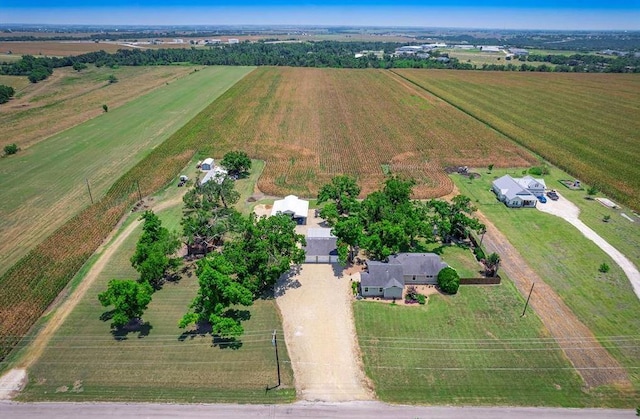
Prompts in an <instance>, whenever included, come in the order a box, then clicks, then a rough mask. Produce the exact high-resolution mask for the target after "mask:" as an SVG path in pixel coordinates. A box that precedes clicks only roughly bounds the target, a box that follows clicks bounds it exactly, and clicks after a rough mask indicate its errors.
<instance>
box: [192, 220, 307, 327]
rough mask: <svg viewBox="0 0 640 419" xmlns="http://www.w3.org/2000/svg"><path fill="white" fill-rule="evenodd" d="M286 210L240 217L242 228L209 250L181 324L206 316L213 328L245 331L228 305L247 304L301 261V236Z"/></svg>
mask: <svg viewBox="0 0 640 419" xmlns="http://www.w3.org/2000/svg"><path fill="white" fill-rule="evenodd" d="M295 225H296V224H295V222H294V221H293V220H291V218H290V217H288V216H286V215H275V216H271V217H268V218H265V217H261V218H258V217H256V215H255V214H252V215H250V216H249V217H247V218H244V219H242V223H241V224H240V226H241V229H240V232H239V233H237V234H235V235H234V237H233V238H232V239H231V240H228V241H226V242H225V243H224V246H223V247H222V251H221V252H220V253H217V252H213V253H210V254H209V255H207V256H206V257H205V259H203V260H202V261H201V262H200V263H199V265H198V270H197V272H196V273H197V275H198V280H199V284H200V290H199V291H198V296H197V297H196V299H195V300H194V301H193V303H192V305H191V307H190V310H189V312H188V313H187V314H186V315H185V316H184V317H183V318H182V320H181V321H180V326H181V327H186V326H188V325H190V324H193V323H197V322H202V321H207V322H209V323H211V325H212V327H213V331H214V333H215V334H217V335H219V336H221V337H237V336H240V335H241V334H242V333H243V328H242V325H241V321H240V319H239V318H238V316H237V311H236V310H235V309H232V308H231V306H232V305H237V304H239V305H245V306H247V305H250V304H252V302H253V300H254V299H256V298H259V297H260V296H261V295H262V293H263V292H264V291H267V290H269V289H271V288H272V287H273V285H274V284H275V283H276V281H277V280H278V278H280V276H282V274H284V273H285V272H288V271H289V270H290V269H291V266H292V264H300V263H302V262H304V256H305V254H304V250H303V249H302V248H301V246H303V245H304V244H305V240H304V236H303V235H301V234H297V233H296V232H295Z"/></svg>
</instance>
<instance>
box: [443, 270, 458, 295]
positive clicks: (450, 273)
mask: <svg viewBox="0 0 640 419" xmlns="http://www.w3.org/2000/svg"><path fill="white" fill-rule="evenodd" d="M438 286H439V287H440V289H441V290H442V291H443V292H445V293H447V294H455V293H457V292H458V288H460V276H459V275H458V272H456V270H455V269H453V268H451V267H446V268H444V269H443V270H441V271H440V273H439V274H438Z"/></svg>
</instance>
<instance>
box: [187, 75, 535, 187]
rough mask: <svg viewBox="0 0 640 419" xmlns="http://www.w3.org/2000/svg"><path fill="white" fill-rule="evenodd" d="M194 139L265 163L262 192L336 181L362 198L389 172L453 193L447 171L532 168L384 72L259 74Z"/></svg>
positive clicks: (519, 154)
mask: <svg viewBox="0 0 640 419" xmlns="http://www.w3.org/2000/svg"><path fill="white" fill-rule="evenodd" d="M193 122H194V126H193V130H192V132H191V133H190V135H193V136H195V138H198V139H199V141H201V142H203V143H205V144H207V146H208V150H210V151H211V152H212V153H213V154H214V156H215V157H221V156H222V155H223V154H224V153H225V152H227V151H230V150H233V149H236V148H241V149H243V150H244V151H246V152H247V153H248V154H249V155H250V156H251V157H252V158H259V159H263V160H266V162H267V165H266V168H265V171H264V174H263V175H262V177H261V178H260V181H259V184H258V186H259V188H260V190H261V191H262V192H264V193H267V194H270V195H278V196H283V195H287V194H288V193H295V194H298V195H301V196H305V197H312V196H314V195H315V194H316V193H317V191H318V188H319V186H320V185H322V184H324V183H327V182H328V181H329V180H330V179H331V178H332V177H333V176H335V175H337V174H350V175H352V176H355V177H356V178H357V179H358V181H359V183H360V184H361V185H362V188H363V191H362V193H363V195H364V194H367V193H369V192H371V191H373V190H374V189H377V188H378V187H379V185H380V184H381V183H382V181H383V179H384V171H383V167H382V166H383V165H389V168H390V171H391V172H392V173H398V174H404V175H409V176H412V177H414V178H416V180H417V181H418V185H417V187H416V188H415V189H414V195H415V196H416V197H419V198H427V197H435V196H442V195H445V194H447V193H449V192H450V191H451V190H452V184H451V181H450V179H449V178H448V177H447V176H446V175H445V174H444V172H443V171H442V168H443V167H444V166H446V165H449V164H460V165H469V166H471V165H485V164H489V163H494V164H496V166H508V165H512V164H514V162H520V163H519V164H522V165H526V164H529V163H531V162H533V161H535V159H534V158H533V156H532V155H531V154H529V153H528V152H527V151H526V150H524V149H522V148H520V147H519V146H517V145H515V144H513V143H512V142H511V141H509V140H508V139H506V138H505V137H503V136H501V135H499V134H497V133H496V132H495V131H493V130H491V129H489V128H487V127H486V126H485V125H484V124H482V123H479V122H478V121H475V120H474V119H473V118H470V117H468V116H467V115H465V114H464V113H462V112H460V111H459V110H457V109H455V108H454V107H452V106H450V105H449V104H447V103H446V102H444V101H442V100H439V99H437V98H435V97H434V96H432V95H430V94H428V93H425V92H424V91H422V90H421V89H419V88H416V87H415V86H413V85H412V84H411V83H408V82H406V81H405V80H403V79H402V78H400V77H397V76H395V75H394V74H392V73H390V72H386V71H380V70H341V69H309V68H268V67H261V68H259V69H257V70H256V71H254V72H253V73H252V74H250V75H249V76H248V77H246V78H245V79H243V80H242V81H240V82H239V83H238V84H236V85H235V86H234V87H233V88H232V89H231V90H230V92H229V95H225V96H224V97H222V98H221V99H220V100H218V101H216V102H215V103H214V104H213V105H212V106H211V107H209V108H208V109H207V110H206V112H205V113H203V114H201V115H199V116H198V118H197V120H194V121H193Z"/></svg>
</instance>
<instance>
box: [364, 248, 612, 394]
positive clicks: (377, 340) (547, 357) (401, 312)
mask: <svg viewBox="0 0 640 419" xmlns="http://www.w3.org/2000/svg"><path fill="white" fill-rule="evenodd" d="M445 260H446V251H445ZM449 263H452V262H449ZM452 265H453V264H452ZM523 307H524V299H523V298H522V297H521V296H520V295H519V293H518V291H517V290H516V289H515V287H514V286H513V284H512V282H511V281H509V280H508V279H506V280H505V279H503V282H502V284H501V285H497V286H463V287H461V288H460V290H459V292H458V294H457V295H455V296H443V295H432V296H430V297H429V298H428V302H427V304H426V305H425V306H410V307H407V306H399V305H396V306H394V305H388V304H380V303H376V302H366V301H359V302H356V303H354V316H355V322H356V329H357V332H358V341H359V344H360V348H361V351H362V354H363V361H364V366H365V371H366V373H367V375H368V376H369V377H370V378H371V379H372V380H373V382H374V385H375V390H376V393H377V395H378V397H379V398H380V399H381V400H382V401H385V402H390V403H408V404H456V405H533V406H537V405H545V406H583V405H589V404H594V405H606V404H608V403H610V402H607V401H603V400H591V401H590V400H589V398H588V395H587V394H585V393H583V392H582V390H581V387H582V380H581V379H580V377H579V376H578V375H577V373H576V372H575V371H574V370H573V367H572V366H571V364H570V363H569V362H568V360H567V359H566V358H565V357H564V355H563V353H562V351H561V350H560V349H559V348H558V345H557V344H556V342H555V341H554V340H553V339H552V338H550V337H549V335H548V333H547V331H546V329H545V328H544V326H543V325H542V324H541V322H540V320H539V319H538V317H537V316H536V315H535V314H533V313H529V314H528V315H527V316H525V317H520V314H521V313H522V309H523ZM614 404H615V402H614Z"/></svg>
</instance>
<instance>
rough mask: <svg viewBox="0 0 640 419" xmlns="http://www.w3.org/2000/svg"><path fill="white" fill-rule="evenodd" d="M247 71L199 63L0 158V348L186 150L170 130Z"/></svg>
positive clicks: (2, 351) (180, 163) (182, 161)
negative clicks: (137, 95) (129, 99)
mask: <svg viewBox="0 0 640 419" xmlns="http://www.w3.org/2000/svg"><path fill="white" fill-rule="evenodd" d="M250 70H251V68H247V67H211V68H207V69H205V70H202V71H200V72H197V73H194V74H193V75H190V76H189V77H187V78H184V79H182V80H181V81H178V82H175V83H171V84H170V85H169V86H166V87H163V88H162V89H158V90H155V91H153V92H151V93H149V94H147V95H145V96H143V97H141V98H139V99H136V100H134V101H132V102H129V103H128V104H126V105H124V106H122V107H120V108H118V109H116V110H114V111H113V112H108V113H106V114H104V115H102V116H100V117H99V118H96V119H94V120H91V121H89V122H86V123H84V124H82V125H79V126H77V127H75V128H73V129H70V130H67V131H65V132H63V133H61V134H58V135H56V136H54V137H52V138H51V139H49V140H47V141H44V142H42V143H40V144H38V145H36V146H33V147H31V148H29V149H27V150H25V151H24V152H23V153H18V154H17V155H16V156H14V157H12V158H6V159H2V161H0V169H1V172H2V180H1V181H0V186H1V187H0V215H1V217H0V220H1V221H0V222H2V223H3V224H2V226H1V227H2V229H1V231H2V239H1V240H0V243H1V246H2V248H1V249H2V250H1V251H0V256H1V257H2V263H0V266H1V268H2V270H3V274H2V276H0V319H2V322H0V339H1V340H0V357H4V356H5V355H6V353H7V352H8V351H10V350H11V348H12V347H13V346H14V345H15V344H16V342H17V341H19V339H20V338H21V337H22V336H23V335H24V334H25V333H26V331H27V330H28V329H29V327H30V326H31V325H32V324H33V322H34V321H35V320H36V319H37V318H38V317H39V316H40V315H41V314H42V312H43V311H44V309H45V308H46V307H47V306H48V305H49V304H50V303H51V301H53V299H54V298H55V297H56V295H58V293H59V292H60V290H61V289H62V288H63V287H64V286H65V285H66V284H67V282H68V281H69V280H70V279H71V277H72V276H73V275H74V274H75V273H76V272H77V271H78V270H79V269H80V267H81V266H82V264H83V263H84V262H85V261H86V260H87V258H88V257H89V256H90V255H91V254H92V253H93V252H94V251H95V250H96V248H97V247H98V246H99V245H100V243H101V242H102V240H103V239H104V238H105V237H106V236H107V234H108V233H109V232H110V231H111V230H112V229H113V228H114V226H115V224H116V222H117V221H118V220H119V219H120V218H121V217H122V215H124V213H125V211H127V210H128V209H129V208H130V206H131V205H132V204H133V203H134V202H135V201H136V200H137V195H138V188H139V190H140V193H141V194H142V195H143V196H144V195H147V194H150V193H153V192H155V191H157V190H159V189H160V188H161V187H162V186H163V185H166V184H167V182H168V181H170V180H171V178H172V177H173V176H175V175H176V173H177V172H178V171H179V170H181V169H182V168H183V167H184V166H185V165H186V163H187V162H188V161H189V159H190V158H191V157H192V156H193V154H194V153H195V150H192V149H190V148H189V147H191V145H190V144H189V143H188V142H187V143H185V142H183V141H182V139H183V138H184V137H183V135H184V134H180V136H176V134H175V133H174V132H175V131H176V130H177V129H178V128H179V127H180V126H182V125H183V124H184V123H185V122H186V121H188V120H189V119H190V118H191V117H192V115H193V114H194V113H196V112H198V111H199V110H201V109H202V108H204V107H205V106H206V105H207V104H208V103H210V102H211V101H213V100H215V98H216V97H218V96H219V95H220V94H222V93H223V92H224V91H225V90H226V89H228V88H229V86H230V85H232V84H233V83H235V82H236V81H237V80H238V79H240V78H242V77H243V76H244V75H245V74H246V73H248V72H249V71H250ZM172 133H174V134H173V136H172V135H171V134H172ZM169 137H170V138H171V139H172V141H169V142H167V141H164V140H165V139H167V138H169ZM163 141H164V142H163ZM150 149H151V151H149V150H150ZM140 160H142V162H140V163H139V164H137V165H136V162H139V161H140ZM127 170H128V171H127ZM85 179H88V181H89V183H90V186H91V191H92V194H93V199H94V200H95V201H97V202H95V204H93V205H91V204H90V201H89V198H90V197H89V194H88V191H87V189H86V183H85ZM51 191H56V193H55V194H54V193H51ZM83 208H84V209H83ZM52 233H53V234H52ZM38 243H39V244H38ZM21 256H24V257H22V258H21V259H20V260H19V261H18V258H20V257H21ZM13 263H15V265H13V266H11V265H12V264H13Z"/></svg>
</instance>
